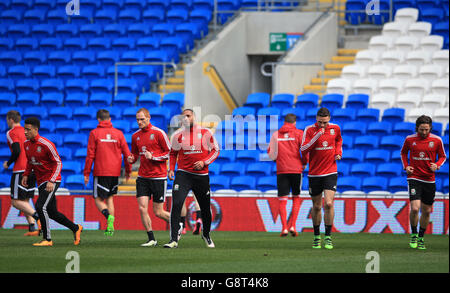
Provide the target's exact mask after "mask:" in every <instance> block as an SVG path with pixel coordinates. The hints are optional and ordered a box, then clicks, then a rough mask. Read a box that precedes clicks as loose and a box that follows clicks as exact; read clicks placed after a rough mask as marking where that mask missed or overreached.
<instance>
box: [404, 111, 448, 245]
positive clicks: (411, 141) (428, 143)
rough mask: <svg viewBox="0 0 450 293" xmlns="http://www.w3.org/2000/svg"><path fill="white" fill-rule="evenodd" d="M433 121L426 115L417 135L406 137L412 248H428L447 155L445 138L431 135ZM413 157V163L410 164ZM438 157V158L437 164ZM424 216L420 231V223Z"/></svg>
mask: <svg viewBox="0 0 450 293" xmlns="http://www.w3.org/2000/svg"><path fill="white" fill-rule="evenodd" d="M432 126H433V120H432V119H431V117H429V116H426V115H422V116H420V117H418V118H417V120H416V133H415V134H412V135H409V136H408V137H406V139H405V141H404V143H403V146H402V150H401V158H402V164H403V168H404V169H405V170H406V174H407V178H408V190H409V199H410V202H411V209H410V213H409V219H410V224H411V237H410V242H409V245H410V247H411V248H418V249H426V247H425V244H424V240H423V236H424V234H425V230H426V229H427V226H428V223H429V221H430V213H431V208H432V206H433V203H434V197H435V193H436V183H435V172H436V170H439V168H440V167H441V166H442V165H443V164H444V162H445V160H446V158H447V157H446V154H445V150H444V144H443V143H442V139H441V138H440V137H439V136H437V135H434V134H432V133H431V129H432ZM408 154H409V161H408ZM436 155H437V157H438V159H437V161H436ZM419 210H420V211H421V216H420V230H419V233H417V224H418V223H419Z"/></svg>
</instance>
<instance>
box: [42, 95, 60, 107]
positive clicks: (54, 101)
mask: <svg viewBox="0 0 450 293" xmlns="http://www.w3.org/2000/svg"><path fill="white" fill-rule="evenodd" d="M63 102H64V95H63V94H62V93H58V92H53V93H46V94H43V95H42V96H41V102H40V103H41V105H42V106H45V107H46V108H47V109H49V110H50V109H51V108H54V107H61V106H62V105H63Z"/></svg>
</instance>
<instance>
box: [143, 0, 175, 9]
mask: <svg viewBox="0 0 450 293" xmlns="http://www.w3.org/2000/svg"><path fill="white" fill-rule="evenodd" d="M170 2H171V1H170V0H147V7H150V8H152V9H153V8H159V9H166V8H169V6H170Z"/></svg>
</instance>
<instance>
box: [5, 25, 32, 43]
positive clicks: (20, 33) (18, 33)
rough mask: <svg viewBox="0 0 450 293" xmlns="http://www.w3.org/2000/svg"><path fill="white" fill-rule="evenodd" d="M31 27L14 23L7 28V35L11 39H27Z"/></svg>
mask: <svg viewBox="0 0 450 293" xmlns="http://www.w3.org/2000/svg"><path fill="white" fill-rule="evenodd" d="M30 31H31V26H30V25H28V24H22V23H16V24H11V25H9V26H8V29H7V35H8V37H10V38H12V39H19V38H24V37H27V36H28V35H29V34H30Z"/></svg>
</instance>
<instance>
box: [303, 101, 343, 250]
mask: <svg viewBox="0 0 450 293" xmlns="http://www.w3.org/2000/svg"><path fill="white" fill-rule="evenodd" d="M330 119H331V115H330V111H329V110H328V109H327V108H320V109H319V110H318V111H317V115H316V121H317V122H316V123H314V124H313V125H310V126H308V127H306V128H305V131H304V132H303V140H302V147H301V151H302V157H307V158H308V159H309V172H308V181H309V194H310V195H311V199H312V201H313V208H312V211H311V216H312V221H313V227H314V241H313V248H321V247H322V246H321V243H320V241H321V240H320V223H321V221H322V212H321V210H322V192H323V193H324V222H325V241H324V242H325V248H327V249H333V243H332V241H331V229H332V226H333V221H334V194H335V193H336V183H337V164H336V161H337V160H340V159H341V158H342V136H341V129H340V128H339V126H338V125H336V124H333V123H330ZM308 156H309V157H308Z"/></svg>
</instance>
